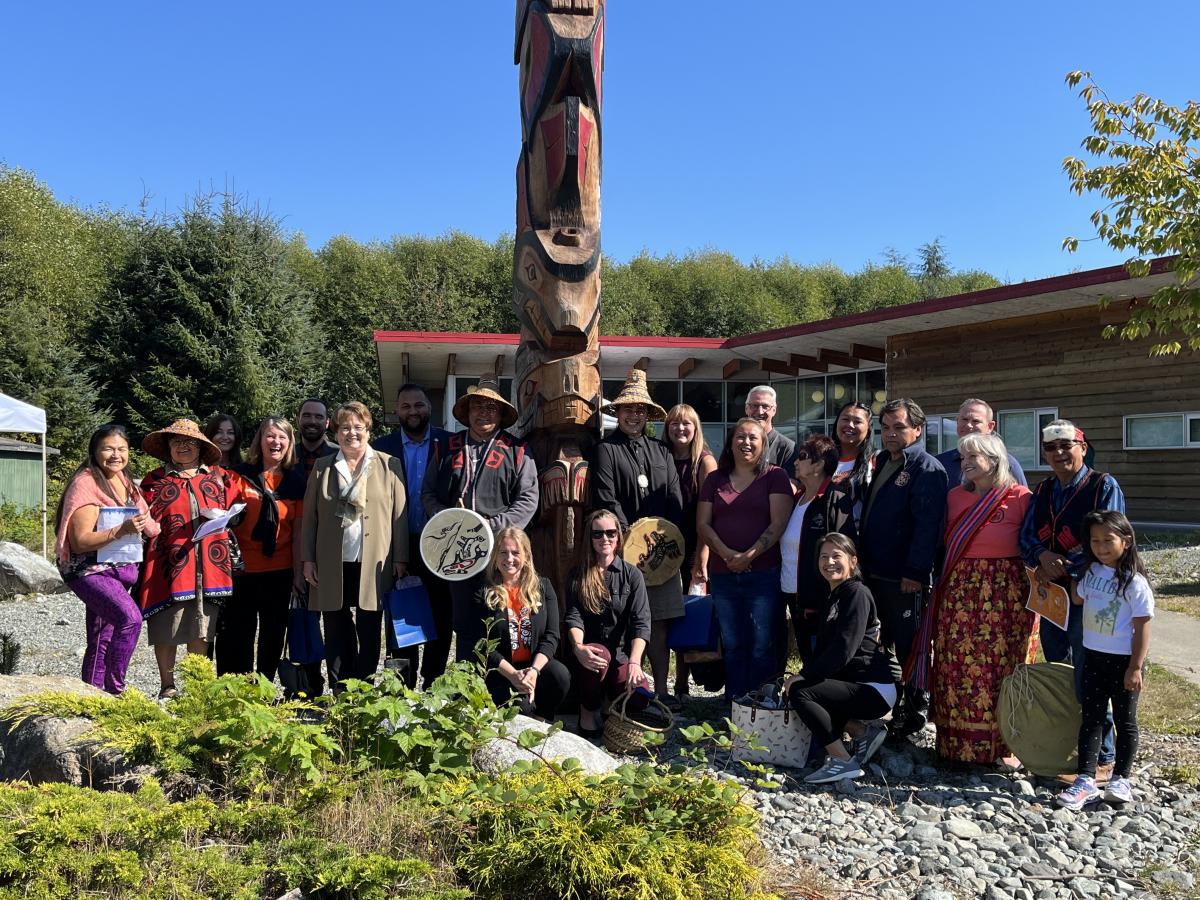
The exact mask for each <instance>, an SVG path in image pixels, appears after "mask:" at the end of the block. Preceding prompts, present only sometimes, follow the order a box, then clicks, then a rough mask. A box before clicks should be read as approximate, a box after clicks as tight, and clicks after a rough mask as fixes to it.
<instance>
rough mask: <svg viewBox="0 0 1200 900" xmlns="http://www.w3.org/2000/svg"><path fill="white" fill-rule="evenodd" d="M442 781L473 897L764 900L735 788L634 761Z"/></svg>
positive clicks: (748, 823) (440, 799)
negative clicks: (601, 770) (608, 769)
mask: <svg viewBox="0 0 1200 900" xmlns="http://www.w3.org/2000/svg"><path fill="white" fill-rule="evenodd" d="M518 768H519V770H520V771H518V772H517V773H515V774H507V775H502V776H499V777H496V778H491V777H487V776H483V775H475V776H474V777H471V778H462V779H455V780H450V781H448V782H447V783H446V784H444V785H443V786H441V787H440V789H439V790H438V792H437V794H436V796H435V797H433V798H431V799H433V800H434V801H435V802H436V803H437V805H438V807H439V809H440V810H441V815H440V818H439V823H440V826H441V827H442V829H443V830H444V835H445V840H447V841H448V842H450V843H451V844H452V845H453V857H454V862H455V865H456V867H457V870H458V873H459V877H460V878H461V879H462V880H463V881H464V882H466V883H467V884H469V885H471V887H472V888H473V889H474V890H475V891H476V893H477V894H478V895H479V896H481V897H496V898H501V897H503V898H507V897H521V898H528V900H551V898H560V897H620V898H631V900H697V898H721V900H745V898H763V897H766V896H767V895H766V894H765V893H763V892H762V886H761V881H762V876H761V873H760V869H759V867H758V865H757V863H759V862H760V861H761V857H762V853H763V851H762V848H761V845H760V844H759V841H758V836H757V831H756V827H755V826H756V823H757V815H756V814H755V812H754V811H753V810H752V809H751V808H750V807H748V806H746V805H744V804H742V803H741V802H740V795H741V792H742V790H743V789H742V788H740V787H739V786H737V785H735V784H731V783H729V782H726V781H718V780H716V779H713V778H707V777H697V776H695V775H694V774H691V773H688V772H686V771H682V770H678V769H674V770H667V769H664V768H662V767H660V766H655V765H651V764H648V763H647V764H642V765H639V766H622V767H621V768H620V769H619V770H618V771H617V772H616V773H614V774H612V775H608V776H589V777H584V776H582V775H581V774H580V773H579V770H578V765H577V764H576V765H571V764H570V762H569V763H568V764H567V765H565V766H562V767H558V766H520V767H518Z"/></svg>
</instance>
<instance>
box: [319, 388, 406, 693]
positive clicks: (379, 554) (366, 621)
mask: <svg viewBox="0 0 1200 900" xmlns="http://www.w3.org/2000/svg"><path fill="white" fill-rule="evenodd" d="M334 423H335V426H334V427H335V432H336V435H337V443H338V447H339V448H340V449H339V451H338V452H337V453H334V454H330V455H329V456H325V457H322V458H321V459H319V460H317V462H316V465H315V466H314V467H313V471H312V475H311V476H310V477H309V479H308V490H307V491H306V492H305V495H304V524H303V528H302V531H301V537H300V558H301V560H303V565H304V580H305V581H306V582H308V586H309V595H308V606H309V609H313V610H319V611H320V612H321V619H322V623H323V625H324V629H325V661H326V665H327V666H328V669H329V682H330V686H331V687H332V688H333V691H334V693H335V694H336V693H338V692H339V691H340V683H341V682H343V681H345V680H346V679H347V678H361V679H364V680H369V679H370V678H372V677H373V676H374V675H375V669H376V667H377V666H378V665H379V651H380V636H381V633H382V630H381V627H380V625H381V623H382V621H383V606H384V600H383V598H384V595H386V594H387V592H388V591H390V590H391V589H392V586H393V585H394V584H395V583H396V579H398V578H403V577H404V575H405V571H406V569H407V565H408V511H407V506H406V502H405V495H404V473H403V469H402V468H401V465H400V460H397V459H394V458H392V457H391V456H388V455H387V454H386V453H380V452H378V451H376V450H374V449H372V448H371V446H370V445H369V444H368V443H367V440H368V438H369V437H370V433H371V413H370V411H368V409H367V408H366V407H365V406H364V405H363V404H361V403H358V402H351V403H343V404H342V405H341V406H340V407H338V410H337V413H336V414H335V415H334Z"/></svg>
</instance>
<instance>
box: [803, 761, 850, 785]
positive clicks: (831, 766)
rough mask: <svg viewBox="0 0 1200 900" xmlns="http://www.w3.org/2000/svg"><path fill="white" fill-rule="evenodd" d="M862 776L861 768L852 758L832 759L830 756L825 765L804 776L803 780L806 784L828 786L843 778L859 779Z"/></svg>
mask: <svg viewBox="0 0 1200 900" xmlns="http://www.w3.org/2000/svg"><path fill="white" fill-rule="evenodd" d="M862 775H863V770H862V767H861V766H859V764H858V760H856V759H855V758H854V757H850V759H834V758H833V757H832V756H827V757H826V758H825V765H823V766H821V768H819V769H817V771H815V772H813V773H812V774H811V775H806V776H805V778H804V780H805V782H807V783H808V784H829V783H831V782H834V781H841V780H842V779H843V778H861V777H862Z"/></svg>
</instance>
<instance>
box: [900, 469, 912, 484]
mask: <svg viewBox="0 0 1200 900" xmlns="http://www.w3.org/2000/svg"><path fill="white" fill-rule="evenodd" d="M911 480H912V476H911V475H909V474H908V473H907V472H901V473H900V474H899V475H897V476H896V487H904V486H905V485H906V484H908V482H909V481H911Z"/></svg>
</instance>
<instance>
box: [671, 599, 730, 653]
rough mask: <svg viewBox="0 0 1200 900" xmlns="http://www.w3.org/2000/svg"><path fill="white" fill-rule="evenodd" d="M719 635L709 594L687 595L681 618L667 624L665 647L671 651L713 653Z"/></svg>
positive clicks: (715, 610) (717, 643)
mask: <svg viewBox="0 0 1200 900" xmlns="http://www.w3.org/2000/svg"><path fill="white" fill-rule="evenodd" d="M720 635H721V631H720V629H719V628H718V627H717V609H716V607H715V606H714V605H713V598H712V595H711V594H688V595H687V596H686V597H684V598H683V616H682V618H678V619H672V620H671V621H670V622H668V623H667V646H668V647H669V648H671V649H672V650H706V651H714V650H716V649H717V648H718V646H719V639H720Z"/></svg>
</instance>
